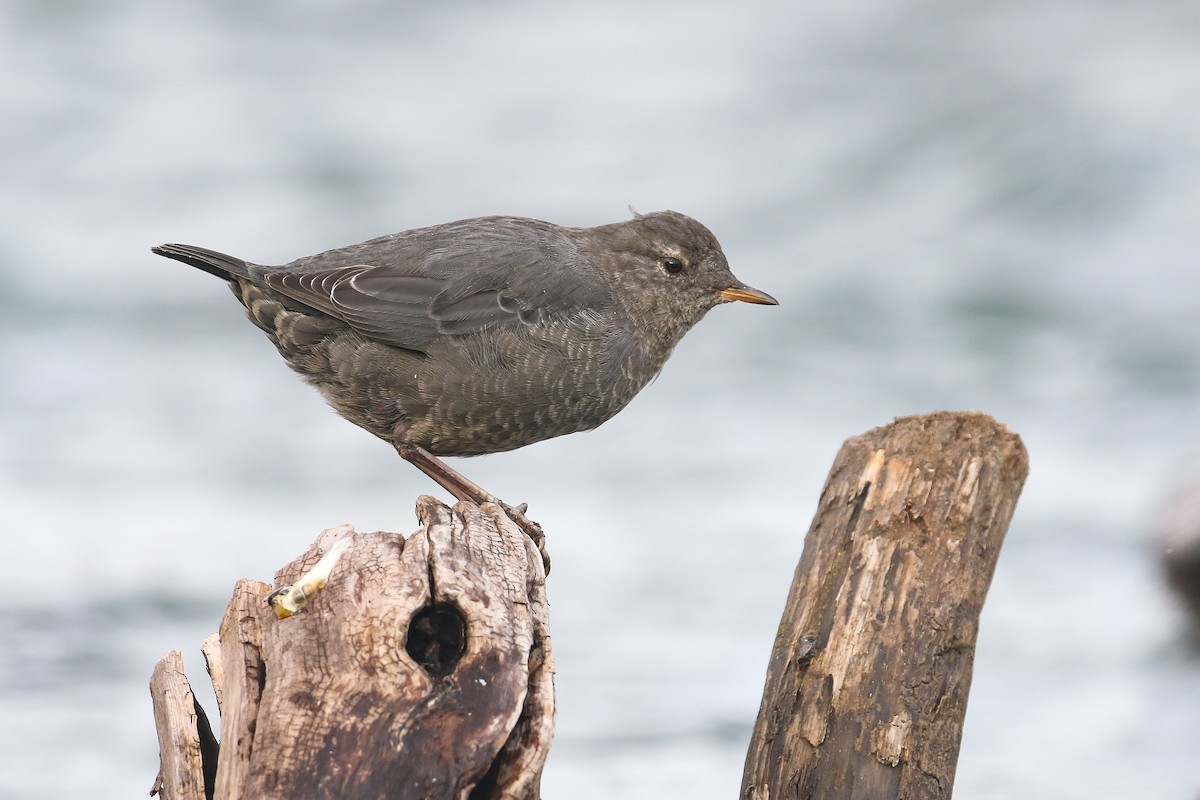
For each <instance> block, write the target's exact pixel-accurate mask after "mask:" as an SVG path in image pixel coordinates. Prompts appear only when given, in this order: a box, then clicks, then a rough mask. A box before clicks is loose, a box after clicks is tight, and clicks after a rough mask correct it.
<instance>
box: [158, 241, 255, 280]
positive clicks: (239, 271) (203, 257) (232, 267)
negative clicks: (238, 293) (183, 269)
mask: <svg viewBox="0 0 1200 800" xmlns="http://www.w3.org/2000/svg"><path fill="white" fill-rule="evenodd" d="M150 249H151V250H152V251H154V252H155V253H158V254H159V255H160V256H166V257H167V258H173V259H175V260H176V261H182V262H183V263H185V264H190V265H192V266H193V267H195V268H196V269H202V270H204V271H205V272H207V273H209V274H210V275H216V276H217V277H218V278H224V279H225V280H231V279H232V278H233V277H234V276H235V275H236V276H240V277H242V278H248V277H249V276H250V268H249V266H248V265H247V264H246V262H245V261H243V260H242V259H240V258H234V257H233V256H227V255H225V254H224V253H218V252H217V251H215V250H206V249H205V248H203V247H195V246H193V245H190V244H160V245H159V246H158V247H151V248H150Z"/></svg>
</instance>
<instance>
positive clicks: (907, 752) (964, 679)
mask: <svg viewBox="0 0 1200 800" xmlns="http://www.w3.org/2000/svg"><path fill="white" fill-rule="evenodd" d="M1027 471H1028V458H1027V456H1026V453H1025V448H1024V446H1023V445H1022V444H1021V440H1020V438H1019V437H1018V436H1016V435H1015V434H1013V433H1011V432H1009V431H1008V430H1007V429H1006V428H1005V427H1004V426H1002V425H1000V424H998V423H997V422H995V421H994V420H993V419H992V418H990V417H988V416H985V415H983V414H972V413H936V414H930V415H927V416H919V417H905V418H901V419H898V420H896V421H895V422H894V423H892V424H891V425H888V426H886V427H883V428H878V429H876V430H873V431H870V432H868V433H866V434H864V435H862V436H858V437H855V438H852V439H849V440H847V441H846V443H845V444H844V445H843V447H842V450H841V452H840V453H839V454H838V457H837V459H836V461H835V462H834V465H833V469H832V470H831V472H830V474H829V478H828V479H827V482H826V484H825V488H824V490H823V491H822V493H821V499H820V504H819V507H818V510H817V514H816V518H815V519H814V520H813V523H812V527H811V528H810V529H809V532H808V535H807V537H806V539H805V542H804V552H803V555H802V556H801V558H800V563H799V565H798V566H797V567H796V573H795V578H794V580H793V582H792V587H791V591H790V594H789V595H788V599H787V605H786V607H785V609H784V613H783V620H782V622H781V623H780V626H779V633H778V635H777V638H776V640H775V647H774V650H773V651H772V655H771V660H770V665H769V667H768V672H767V684H766V689H765V691H764V694H763V701H762V706H761V709H760V711H759V715H758V720H757V723H756V725H755V728H754V735H753V738H752V741H751V745H750V749H749V753H748V754H747V758H746V769H745V773H744V775H743V782H742V797H743V798H744V800H767V798H770V800H780V799H781V798H820V799H821V800H838V799H841V798H861V799H862V800H868V799H869V800H884V799H885V798H907V799H909V800H916V799H918V798H921V799H925V798H929V799H932V798H949V797H950V796H951V791H952V789H953V784H954V771H955V767H956V765H957V763H958V746H959V742H960V739H961V736H962V720H963V715H964V714H965V712H966V704H967V692H968V690H969V688H970V684H971V670H972V664H973V661H974V654H975V638H976V633H977V630H978V624H979V614H980V611H981V609H982V607H983V601H984V597H985V595H986V594H987V589H988V586H989V584H990V583H991V578H992V572H993V570H994V569H995V565H996V558H997V556H998V555H999V551H1000V545H1001V542H1002V541H1003V538H1004V534H1005V532H1006V530H1007V529H1008V523H1009V520H1010V519H1011V518H1012V514H1013V509H1014V508H1015V506H1016V502H1017V497H1018V495H1019V494H1020V490H1021V487H1022V485H1023V484H1024V480H1025V476H1026V473H1027Z"/></svg>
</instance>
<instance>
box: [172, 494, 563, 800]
mask: <svg viewBox="0 0 1200 800" xmlns="http://www.w3.org/2000/svg"><path fill="white" fill-rule="evenodd" d="M417 515H418V517H419V519H420V520H421V523H422V529H421V530H419V531H418V532H417V533H414V534H413V535H411V536H410V537H409V538H408V539H407V540H406V539H404V538H403V537H402V536H400V535H398V534H394V533H355V532H354V530H353V529H352V528H350V527H349V526H342V527H340V528H334V529H331V530H327V531H325V532H324V533H322V534H321V536H320V537H319V538H318V539H317V541H316V542H315V543H314V544H313V545H312V546H311V547H310V548H309V550H308V551H307V552H306V553H305V554H304V555H302V556H301V557H300V558H298V559H297V560H296V561H294V562H292V563H291V564H289V565H288V566H286V567H284V568H283V569H281V570H280V571H279V573H278V574H277V575H276V580H275V585H276V586H277V587H285V586H292V587H293V590H294V589H295V588H296V587H303V588H304V590H303V591H301V592H297V593H296V594H295V595H293V597H295V596H297V595H300V596H303V600H302V601H301V607H300V608H299V610H297V611H296V612H295V613H293V614H292V615H291V616H286V618H280V616H279V615H277V613H276V611H275V610H273V608H272V606H271V605H269V604H268V597H269V596H270V595H271V594H272V587H270V586H268V585H267V584H264V583H259V582H256V581H247V580H243V581H239V582H238V584H237V586H236V588H235V590H234V595H233V599H232V600H231V601H230V604H229V607H228V610H227V611H226V614H225V618H224V619H223V620H222V622H221V627H220V632H219V635H218V636H217V637H216V638H215V639H214V638H213V637H210V638H209V639H208V640H207V641H206V642H205V645H204V653H205V658H206V660H207V661H208V662H209V670H210V674H211V675H212V678H213V681H214V685H215V687H216V691H217V697H218V699H219V703H220V707H221V747H220V755H219V758H218V763H217V765H216V777H215V787H213V786H210V787H209V788H210V791H214V792H215V794H214V796H215V797H216V798H219V799H220V800H238V799H240V798H248V799H253V800H272V799H273V798H280V799H282V798H287V799H288V800H305V799H306V798H361V799H362V800H371V799H372V798H422V799H424V798H460V797H464V798H465V797H466V796H467V795H468V794H470V795H471V797H473V798H480V799H481V800H483V799H484V798H512V800H534V799H535V798H537V797H538V795H539V788H540V787H539V784H540V780H541V771H542V767H543V765H544V763H545V759H546V755H547V752H548V750H549V746H550V739H551V737H552V734H553V724H554V689H553V660H552V656H551V650H550V634H549V624H548V608H547V604H546V596H545V574H544V571H543V567H542V559H541V556H540V554H539V552H538V550H537V548H536V547H535V546H534V545H533V544H532V543H531V542H530V541H529V540H528V538H527V537H526V536H525V535H524V534H523V533H522V532H521V531H520V530H519V529H518V528H517V527H516V526H515V525H514V524H513V523H512V522H511V521H510V520H509V518H508V517H507V516H506V515H505V514H504V512H503V511H502V510H500V509H499V508H497V507H495V506H490V505H487V506H484V507H483V508H482V509H481V508H479V507H477V506H475V505H472V504H470V503H459V504H458V505H457V506H455V508H454V509H450V508H447V507H446V506H444V505H442V504H441V503H438V502H437V501H436V500H434V499H432V498H429V497H422V498H420V499H419V500H418V503H417ZM347 538H348V539H350V541H349V543H348V544H346V545H342V547H344V548H345V552H344V553H342V555H341V556H340V557H339V558H338V559H337V561H336V563H334V564H333V566H332V570H330V571H329V574H328V576H327V580H326V578H325V576H320V579H319V580H313V579H311V576H306V574H305V573H309V571H310V570H311V569H312V568H313V567H314V565H316V564H317V562H318V561H319V560H320V559H321V557H322V556H323V555H325V554H326V553H328V552H329V551H330V550H331V549H333V548H334V547H335V545H337V543H338V542H339V541H343V540H346V539H347ZM277 594H280V593H278V592H277ZM177 655H178V654H175V655H174V656H172V655H171V654H169V655H168V658H166V659H164V661H163V662H162V663H161V664H160V666H159V668H158V669H157V670H156V672H155V681H153V682H152V685H151V691H152V694H153V695H154V696H155V703H156V709H157V708H158V706H159V705H165V703H164V702H162V701H160V698H162V699H164V700H165V698H167V697H169V696H175V695H178V694H180V691H181V690H180V689H179V688H178V686H177V685H176V686H175V688H172V684H171V683H170V682H169V681H166V680H165V679H164V680H159V679H158V676H159V675H160V673H161V674H162V675H164V676H167V677H171V676H175V675H177V679H176V684H178V680H182V681H183V684H182V685H183V686H184V687H186V686H187V684H186V678H184V677H183V673H182V664H181V662H177V661H176V659H177ZM168 690H170V691H169V692H168ZM189 695H190V692H189ZM176 705H178V704H176ZM174 716H175V717H178V716H179V714H178V713H176V714H175V715H174ZM156 719H159V736H160V742H161V743H162V746H161V753H162V760H163V769H162V771H161V773H160V779H159V782H158V784H157V786H156V788H160V789H161V791H162V795H163V797H164V798H166V800H177V798H188V799H189V800H190V799H191V798H193V797H196V798H199V797H204V794H203V787H204V783H203V781H202V780H201V779H200V777H199V773H198V772H197V769H198V768H199V763H200V759H198V758H196V757H195V756H194V754H195V753H196V752H198V749H199V745H198V744H193V743H194V741H195V739H196V734H195V732H194V730H195V728H194V725H193V726H192V727H189V726H188V725H187V724H181V723H179V722H177V721H175V720H174V718H171V719H167V718H165V717H160V716H158V715H156ZM197 786H199V787H201V789H200V791H201V793H200V794H197V793H196V791H197V790H196V788H195V787H197ZM176 787H179V788H178V789H177V788H176Z"/></svg>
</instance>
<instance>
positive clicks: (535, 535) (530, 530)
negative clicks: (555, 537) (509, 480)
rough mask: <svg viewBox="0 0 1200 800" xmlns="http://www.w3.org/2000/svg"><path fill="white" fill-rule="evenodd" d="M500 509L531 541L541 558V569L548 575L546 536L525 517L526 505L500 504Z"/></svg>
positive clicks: (548, 559) (548, 556) (539, 527)
mask: <svg viewBox="0 0 1200 800" xmlns="http://www.w3.org/2000/svg"><path fill="white" fill-rule="evenodd" d="M500 507H501V508H503V509H504V513H505V514H507V515H508V518H509V519H511V520H512V521H513V522H514V523H515V524H516V526H517V527H518V528H520V529H521V530H522V531H524V532H525V535H526V536H528V537H529V538H530V539H532V540H533V543H534V544H535V545H537V549H538V553H540V554H541V556H542V567H543V568H544V569H545V570H546V574H547V575H549V574H550V554H549V553H547V552H546V534H545V533H544V532H543V531H542V526H541V525H538V524H537V523H536V522H534V521H533V520H531V519H530V518H529V517H527V516H525V512H526V511H528V510H529V504H528V503H521V504H519V505H515V506H510V505H509V504H508V503H504V502H501V503H500Z"/></svg>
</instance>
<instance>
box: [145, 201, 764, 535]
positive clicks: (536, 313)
mask: <svg viewBox="0 0 1200 800" xmlns="http://www.w3.org/2000/svg"><path fill="white" fill-rule="evenodd" d="M153 250H154V252H155V253H158V254H159V255H163V256H167V257H168V258H173V259H176V260H178V261H182V262H184V263H186V264H190V265H192V266H193V267H197V268H198V269H202V270H204V271H205V272H209V273H211V274H213V275H216V276H217V277H219V278H223V279H225V280H227V281H229V285H230V288H232V289H233V293H234V295H235V296H236V297H237V299H238V300H239V301H240V302H241V303H242V305H243V306H245V307H246V311H247V314H248V316H249V317H250V320H251V321H252V322H253V323H254V324H255V325H257V326H258V327H259V328H261V329H262V330H263V331H265V332H266V334H267V336H268V337H269V338H270V339H271V341H272V342H274V344H275V346H276V347H277V348H278V349H279V352H280V354H281V355H283V357H284V359H285V360H286V361H287V363H288V364H289V365H290V366H291V367H292V369H294V370H295V371H296V372H298V373H300V375H301V376H302V377H303V378H304V379H305V380H307V381H308V382H309V383H311V384H313V385H314V386H316V387H317V389H318V390H320V392H321V394H322V395H324V396H325V399H326V400H327V401H328V402H329V404H330V405H332V406H333V407H334V409H336V410H337V411H338V413H340V414H341V415H342V416H344V417H345V418H346V419H348V420H350V421H351V422H353V423H354V424H356V425H359V426H360V427H362V428H365V429H366V430H368V431H370V432H371V433H373V434H375V435H376V436H378V437H380V438H381V439H384V440H385V441H387V442H390V443H391V444H392V445H393V446H394V447H395V448H396V450H397V451H398V452H399V454H400V455H401V457H403V458H404V459H406V460H408V461H410V462H412V463H413V464H415V465H416V466H417V467H419V468H420V469H421V470H422V471H424V472H425V473H426V474H428V475H429V476H430V477H431V478H433V479H434V480H435V481H437V482H438V483H439V484H440V485H441V486H442V487H444V488H445V489H446V490H447V491H449V492H450V493H451V494H452V495H454V496H455V497H456V498H458V499H460V500H470V501H472V502H475V503H483V502H498V501H497V500H496V499H495V498H494V497H493V496H492V495H490V494H488V493H487V492H485V491H483V490H482V489H480V488H479V487H478V486H476V485H475V484H474V483H471V482H470V481H469V480H467V479H466V478H465V477H463V476H462V475H460V474H459V473H458V472H456V471H454V470H453V469H451V468H450V467H449V466H447V465H446V464H445V463H443V462H442V461H441V460H440V459H438V458H437V456H473V455H481V454H484V453H496V452H501V451H504V450H512V449H514V448H517V447H524V446H525V445H527V444H532V443H533V442H537V441H541V440H542V439H549V438H551V437H554V436H561V435H563V434H566V433H574V432H576V431H583V430H589V429H591V428H595V427H596V426H598V425H600V424H601V423H602V422H604V421H606V420H608V419H610V418H611V417H612V416H613V415H614V414H616V413H617V412H618V411H620V410H621V409H622V408H624V407H625V406H626V404H628V403H629V401H630V400H632V399H633V397H634V395H636V394H637V393H638V392H639V391H640V390H641V389H642V387H644V386H645V385H646V384H647V383H648V382H649V381H650V380H651V379H652V378H653V377H654V376H655V375H657V374H658V372H659V370H661V369H662V366H663V364H664V363H665V362H666V360H667V358H668V357H669V356H670V355H671V351H672V350H673V349H674V347H675V345H676V344H677V343H678V342H679V340H680V339H681V338H682V337H683V335H684V334H685V333H687V332H688V330H690V329H691V327H692V326H693V325H695V324H696V323H697V322H699V321H700V319H701V318H702V317H703V316H704V315H705V314H706V313H707V312H708V310H709V309H711V308H713V307H714V306H717V305H720V304H721V303H726V302H730V301H733V300H741V301H743V302H747V303H759V304H764V305H777V302H776V300H775V299H774V298H773V297H771V296H770V295H768V294H766V293H765V292H761V291H759V290H758V289H752V288H750V287H749V286H746V285H745V284H744V283H742V282H741V281H739V280H738V279H737V278H735V277H734V276H733V273H731V272H730V271H729V264H728V262H727V261H726V259H725V254H724V253H723V252H721V246H720V245H719V244H718V243H717V240H716V238H715V237H714V236H713V235H712V233H711V232H709V230H708V229H707V228H705V227H704V226H703V225H701V224H700V223H699V222H697V221H696V220H694V219H692V218H690V217H687V216H684V215H683V214H679V213H677V212H674V211H662V212H657V213H653V214H640V215H637V216H635V217H634V218H633V219H632V220H628V221H626V222H617V223H613V224H611V225H601V226H598V227H595V228H565V227H561V226H558V225H554V224H551V223H549V222H541V221H539V220H534V219H524V218H520V217H482V218H478V219H467V220H461V221H459V222H450V223H446V224H444V225H434V226H432V227H428V228H418V229H415V230H410V231H404V232H402V233H396V234H392V235H391V236H383V237H380V238H377V239H371V240H369V241H366V242H363V243H361V244H356V245H351V246H349V247H343V248H339V249H337V250H329V251H327V252H324V253H319V254H317V255H314V256H308V257H306V258H300V259H297V260H296V261H293V262H292V263H290V264H285V265H283V266H278V267H269V266H262V265H259V264H253V263H250V262H247V261H243V260H242V259H240V258H235V257H233V256H228V255H224V254H222V253H217V252H214V251H212V250H206V249H204V248H200V247H193V246H190V245H182V244H164V245H160V246H159V247H155V248H153ZM504 508H505V509H506V510H507V511H508V512H509V514H510V515H511V516H513V518H514V520H516V521H517V522H518V523H520V524H521V525H522V527H524V528H525V529H526V530H527V531H530V532H531V534H534V535H535V539H539V541H540V538H539V537H540V529H537V526H536V525H534V524H533V523H532V522H530V521H529V520H528V519H526V518H525V517H524V510H525V509H524V507H523V506H522V507H518V508H512V507H509V506H504Z"/></svg>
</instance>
